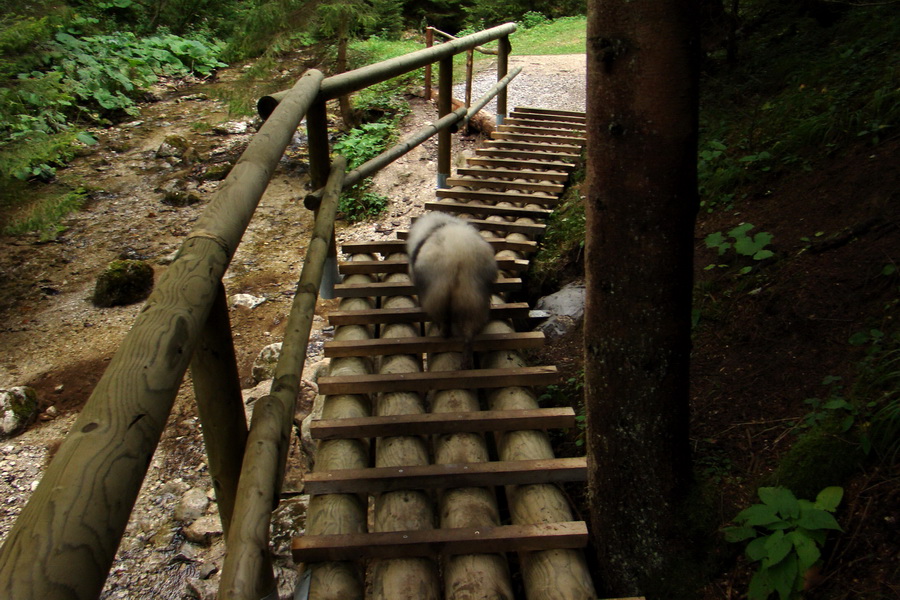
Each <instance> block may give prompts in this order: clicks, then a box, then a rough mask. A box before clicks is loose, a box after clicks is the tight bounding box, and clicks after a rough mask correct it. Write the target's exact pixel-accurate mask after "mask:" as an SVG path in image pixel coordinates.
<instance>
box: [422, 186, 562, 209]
mask: <svg viewBox="0 0 900 600" xmlns="http://www.w3.org/2000/svg"><path fill="white" fill-rule="evenodd" d="M434 195H435V196H436V197H438V198H452V199H459V200H477V201H479V202H512V203H515V204H540V205H541V206H556V205H557V204H559V196H539V195H537V194H522V193H520V192H493V191H486V190H435V191H434Z"/></svg>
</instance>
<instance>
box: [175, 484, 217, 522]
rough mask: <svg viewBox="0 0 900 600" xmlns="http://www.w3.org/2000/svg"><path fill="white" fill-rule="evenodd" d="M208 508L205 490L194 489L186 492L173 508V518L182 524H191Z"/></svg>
mask: <svg viewBox="0 0 900 600" xmlns="http://www.w3.org/2000/svg"><path fill="white" fill-rule="evenodd" d="M208 507H209V498H207V496H206V490H203V489H200V488H194V489H192V490H188V491H187V493H185V494H184V495H183V496H182V497H181V500H179V501H178V504H177V505H176V506H175V518H176V519H177V520H179V521H182V522H184V523H193V522H194V521H196V520H197V519H199V518H200V517H201V516H202V515H203V513H205V512H206V509H207V508H208Z"/></svg>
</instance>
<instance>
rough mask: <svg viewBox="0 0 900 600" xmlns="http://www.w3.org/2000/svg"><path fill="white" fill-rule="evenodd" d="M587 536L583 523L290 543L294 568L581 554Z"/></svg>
mask: <svg viewBox="0 0 900 600" xmlns="http://www.w3.org/2000/svg"><path fill="white" fill-rule="evenodd" d="M587 541H588V530H587V525H586V524H585V523H584V522H583V521H570V522H566V523H539V524H537V525H502V526H499V527H472V528H469V527H465V528H456V529H433V530H416V531H393V532H379V533H359V534H344V535H320V536H301V537H295V538H294V539H293V543H292V547H291V553H292V556H293V559H294V562H295V563H306V562H319V561H326V560H330V561H346V560H356V559H369V558H411V557H417V556H447V555H454V554H496V553H503V552H537V551H540V550H554V549H558V548H583V547H584V546H586V545H587Z"/></svg>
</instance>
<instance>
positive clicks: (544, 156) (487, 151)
mask: <svg viewBox="0 0 900 600" xmlns="http://www.w3.org/2000/svg"><path fill="white" fill-rule="evenodd" d="M479 156H484V157H488V158H510V159H512V158H514V159H517V160H519V161H523V160H525V161H529V160H554V161H559V160H562V161H569V162H574V161H576V160H578V157H579V155H578V154H575V153H572V152H562V151H560V152H555V151H545V152H538V151H536V150H505V149H501V148H491V147H488V148H476V149H475V157H479ZM469 162H472V159H471V158H470V159H469Z"/></svg>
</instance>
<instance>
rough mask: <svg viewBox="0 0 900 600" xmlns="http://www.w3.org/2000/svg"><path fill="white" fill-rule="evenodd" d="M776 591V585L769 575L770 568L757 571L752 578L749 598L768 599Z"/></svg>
mask: <svg viewBox="0 0 900 600" xmlns="http://www.w3.org/2000/svg"><path fill="white" fill-rule="evenodd" d="M773 591H775V585H774V584H773V583H772V579H771V578H770V577H769V571H768V569H763V570H760V571H757V572H756V573H754V574H753V577H751V578H750V587H749V588H748V589H747V598H748V600H766V599H767V598H768V597H769V595H770V594H771V593H772V592H773Z"/></svg>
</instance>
